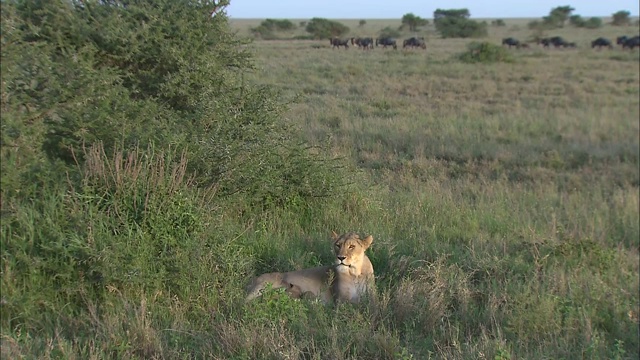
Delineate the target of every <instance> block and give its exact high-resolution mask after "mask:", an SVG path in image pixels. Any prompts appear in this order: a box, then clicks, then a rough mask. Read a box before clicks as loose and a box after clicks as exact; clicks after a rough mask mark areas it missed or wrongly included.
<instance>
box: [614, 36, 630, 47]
mask: <svg viewBox="0 0 640 360" xmlns="http://www.w3.org/2000/svg"><path fill="white" fill-rule="evenodd" d="M627 39H628V37H627V35H622V36H618V37H617V38H616V44H618V45H622V44H624V42H625V41H627Z"/></svg>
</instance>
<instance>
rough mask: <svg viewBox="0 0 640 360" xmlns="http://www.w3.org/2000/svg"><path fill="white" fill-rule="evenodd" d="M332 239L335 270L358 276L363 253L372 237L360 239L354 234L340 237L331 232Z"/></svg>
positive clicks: (363, 256) (369, 244)
mask: <svg viewBox="0 0 640 360" xmlns="http://www.w3.org/2000/svg"><path fill="white" fill-rule="evenodd" d="M332 238H333V251H334V253H335V255H336V262H335V270H336V271H337V272H345V273H346V272H348V273H351V274H353V275H360V272H361V270H362V264H363V261H364V258H365V254H364V252H365V250H367V249H368V248H369V246H371V243H372V242H373V236H371V235H369V236H367V237H366V238H365V239H360V236H359V235H358V234H356V233H354V232H350V233H346V234H343V235H340V236H338V234H336V233H335V232H333V234H332Z"/></svg>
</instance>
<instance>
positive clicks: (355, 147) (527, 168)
mask: <svg viewBox="0 0 640 360" xmlns="http://www.w3.org/2000/svg"><path fill="white" fill-rule="evenodd" d="M388 25H391V24H389V23H385V22H382V23H375V22H373V21H370V22H367V25H365V27H367V26H371V27H373V28H374V29H376V27H377V28H382V27H385V26H388ZM525 25H526V21H520V22H518V21H516V23H515V24H514V23H513V22H511V21H507V26H506V27H500V28H491V29H490V31H491V36H490V38H489V39H488V41H491V42H494V43H496V44H500V40H501V38H503V37H507V36H513V37H516V38H519V39H521V40H527V39H528V38H530V37H531V33H530V32H529V30H526V26H525ZM351 28H352V29H355V32H357V33H358V34H357V35H369V36H375V31H374V32H371V31H367V29H358V28H357V27H356V26H355V25H354V24H351ZM637 30H638V29H637V28H626V29H625V28H623V29H620V28H615V27H604V28H603V29H600V30H576V29H570V28H568V29H562V30H559V31H554V32H549V33H548V34H546V35H547V36H553V35H560V36H563V37H565V38H566V39H567V40H568V41H575V42H576V43H577V44H578V49H576V50H568V49H567V50H564V49H563V50H545V49H542V47H538V46H537V45H535V44H532V45H531V49H528V50H526V49H523V50H513V51H512V53H513V54H514V56H515V62H513V63H508V64H504V63H498V64H479V65H478V64H475V65H474V64H464V63H461V62H459V61H457V59H456V56H457V54H459V53H461V52H463V51H465V50H466V44H468V43H469V42H470V40H463V39H450V40H443V39H438V38H437V37H435V36H434V35H433V33H432V29H429V28H427V29H426V30H424V31H423V33H422V34H419V35H424V36H426V38H427V50H426V51H421V50H412V51H401V50H398V51H394V50H391V49H387V50H383V49H381V48H376V49H374V50H373V51H361V50H357V49H355V48H350V49H349V50H343V49H341V50H337V49H336V50H332V49H331V48H330V47H329V45H328V41H318V42H313V41H297V42H296V41H272V42H266V41H264V42H256V43H254V44H252V46H253V47H254V48H255V52H256V56H257V58H258V61H257V66H258V69H259V70H258V71H257V72H256V73H255V74H252V75H251V76H250V81H256V82H258V83H264V84H271V85H275V86H277V87H278V88H280V89H282V91H283V94H284V96H286V97H289V98H291V99H292V101H293V102H294V103H293V105H292V107H291V110H290V111H289V112H288V119H289V121H291V122H293V123H295V124H297V125H298V126H299V127H300V129H301V131H302V133H303V136H304V138H305V140H307V141H309V142H311V143H317V144H321V143H325V142H329V143H330V144H331V147H332V149H333V150H334V151H335V153H336V154H338V155H341V156H345V157H346V158H348V159H350V160H351V161H352V162H353V163H354V164H355V165H356V166H357V167H358V168H360V169H362V170H364V171H363V174H362V176H363V178H366V179H371V180H372V181H373V182H374V183H375V184H376V186H374V187H373V188H371V190H370V195H369V196H367V197H366V201H365V203H363V204H360V205H359V206H361V207H362V208H363V210H362V211H363V213H362V214H359V216H354V215H353V214H349V213H348V212H343V214H344V216H345V217H347V218H348V219H346V221H347V222H348V223H349V224H350V226H351V227H349V228H354V229H358V230H359V231H362V232H367V233H373V234H374V235H375V236H377V242H376V243H375V244H376V245H375V246H374V248H373V250H372V258H373V262H374V265H375V266H376V269H377V271H378V274H379V281H378V285H379V288H380V289H381V290H382V291H383V295H382V297H383V298H384V297H385V296H386V297H388V298H390V299H393V301H397V302H400V304H394V305H392V306H391V307H390V308H388V309H386V311H391V313H387V314H388V315H389V316H390V318H392V319H394V320H392V323H393V322H394V321H399V322H400V323H402V324H403V325H402V326H401V327H400V328H404V330H399V329H398V328H397V327H396V326H397V324H395V326H393V328H394V329H395V331H398V333H397V336H398V338H399V341H400V343H401V344H402V346H403V349H404V348H406V349H407V351H408V353H411V354H415V355H416V357H417V358H424V357H427V356H428V355H430V354H431V355H435V356H436V357H441V358H481V357H482V354H484V355H485V356H488V357H493V356H494V355H495V356H498V355H500V354H503V353H501V351H504V352H505V353H507V354H511V355H513V356H514V357H515V358H545V357H549V358H558V357H564V358H576V357H578V358H580V357H596V358H597V357H616V356H620V357H622V358H625V357H629V358H633V357H636V356H637V355H638V353H637V347H638V322H637V311H638V241H639V236H640V234H639V230H638V220H639V218H638V204H639V198H638V195H639V193H638V186H639V185H640V182H639V181H640V179H639V174H638V165H639V163H638V153H639V147H638V136H639V118H640V114H639V107H640V102H639V95H640V94H639V82H640V79H639V74H638V73H639V69H638V60H639V57H638V52H637V51H633V52H629V51H626V52H625V51H622V50H620V49H619V48H617V49H614V50H603V51H597V50H593V49H591V48H590V42H591V41H592V40H593V39H595V38H596V37H600V36H604V37H608V38H611V39H615V36H619V35H623V34H625V31H626V32H627V33H630V34H634V33H636V32H637ZM409 36H410V34H407V35H406V37H409ZM320 45H322V47H321V48H318V47H319V46H320ZM300 94H301V95H302V96H300V97H298V96H299V95H300ZM401 274H402V275H401ZM440 277H441V278H440ZM440 281H442V282H440ZM440 286H441V287H440ZM614 299H618V300H614ZM378 306H380V304H378ZM392 309H393V310H392ZM400 309H402V310H400ZM376 310H378V311H379V309H377V308H376ZM383 312H384V311H383ZM398 312H399V313H401V314H399V313H398ZM607 318H608V320H605V319H607ZM405 321H406V322H405ZM596 323H597V325H596ZM605 323H606V324H605ZM409 324H411V325H409ZM614 324H615V325H614ZM616 328H617V330H616ZM408 329H411V330H408ZM604 338H607V340H606V341H605V342H607V343H608V344H607V345H605V344H604V343H600V344H599V345H595V347H594V339H598V340H595V341H598V342H599V341H602V340H603V339H604ZM615 344H624V345H621V347H620V346H618V347H616V346H617V345H615ZM595 348H598V349H599V350H595ZM618 350H621V352H620V353H616V351H618Z"/></svg>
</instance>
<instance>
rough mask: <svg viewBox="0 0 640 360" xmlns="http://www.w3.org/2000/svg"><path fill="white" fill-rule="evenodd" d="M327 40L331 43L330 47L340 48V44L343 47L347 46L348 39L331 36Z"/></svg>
mask: <svg viewBox="0 0 640 360" xmlns="http://www.w3.org/2000/svg"><path fill="white" fill-rule="evenodd" d="M329 41H330V43H331V45H333V47H332V49H335V48H340V46H344V48H345V49H348V48H349V39H339V38H332V39H330V40H329Z"/></svg>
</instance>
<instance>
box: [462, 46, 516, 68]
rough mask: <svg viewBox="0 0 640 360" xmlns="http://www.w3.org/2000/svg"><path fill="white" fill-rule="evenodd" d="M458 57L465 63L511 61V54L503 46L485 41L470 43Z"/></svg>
mask: <svg viewBox="0 0 640 360" xmlns="http://www.w3.org/2000/svg"><path fill="white" fill-rule="evenodd" d="M459 58H460V60H461V61H462V62H465V63H496V62H513V56H512V55H511V53H510V52H509V51H508V50H507V49H506V48H505V47H504V46H500V45H496V44H492V43H490V42H486V41H483V42H472V43H470V44H469V45H467V51H465V52H464V53H462V54H461V55H460V56H459Z"/></svg>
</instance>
